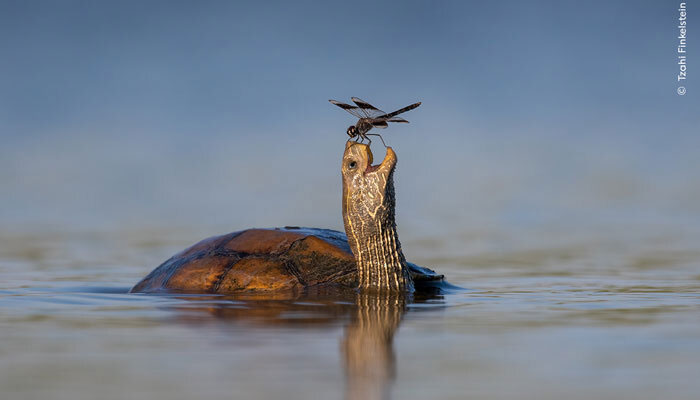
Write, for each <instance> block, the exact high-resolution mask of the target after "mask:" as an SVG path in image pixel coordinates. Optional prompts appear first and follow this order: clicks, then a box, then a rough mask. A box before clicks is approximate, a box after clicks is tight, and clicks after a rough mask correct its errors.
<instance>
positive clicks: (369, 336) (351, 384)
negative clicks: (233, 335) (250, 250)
mask: <svg viewBox="0 0 700 400" xmlns="http://www.w3.org/2000/svg"><path fill="white" fill-rule="evenodd" d="M178 297H180V298H183V299H187V300H190V301H189V302H188V304H187V305H186V306H180V307H177V308H176V310H177V311H178V319H179V320H181V321H183V322H196V323H198V324H200V323H201V322H202V318H201V317H202V314H201V312H203V311H204V312H206V313H207V315H208V316H213V317H215V318H216V319H217V320H221V319H223V320H227V321H229V322H236V323H249V324H254V325H258V326H259V325H263V326H271V327H272V326H274V327H280V326H285V327H296V328H318V327H319V326H323V325H328V326H333V325H339V324H342V323H347V324H346V326H345V332H344V335H343V338H342V339H341V343H340V349H341V353H342V354H341V355H342V359H343V368H344V372H345V380H346V385H345V398H347V399H353V400H354V399H387V398H389V397H390V391H391V386H392V383H393V381H394V379H395V377H396V364H395V363H396V357H395V354H394V347H393V339H394V334H395V333H396V331H397V329H398V327H399V324H400V323H401V319H402V317H403V315H404V313H405V312H406V310H407V306H408V305H409V304H411V303H424V302H427V301H428V300H430V302H431V303H433V304H435V307H442V306H441V305H440V304H441V302H440V300H441V299H442V296H441V295H440V294H438V293H434V294H427V295H426V294H423V295H421V296H416V297H414V296H413V295H404V294H401V295H397V294H393V295H390V294H369V293H356V292H354V291H341V292H339V291H333V292H328V291H323V292H314V293H309V292H306V293H304V294H292V293H278V294H275V295H274V297H270V295H255V294H244V295H238V296H189V295H188V296H178ZM436 300H437V302H436ZM193 311H194V313H193ZM348 321H349V322H348Z"/></svg>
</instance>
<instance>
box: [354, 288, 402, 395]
mask: <svg viewBox="0 0 700 400" xmlns="http://www.w3.org/2000/svg"><path fill="white" fill-rule="evenodd" d="M355 305H356V308H355V310H353V316H352V319H351V322H350V324H349V325H348V326H347V328H346V329H345V338H344V339H343V356H344V362H345V374H346V380H347V382H346V398H348V399H386V398H389V391H390V389H391V383H392V382H393V380H394V378H395V375H396V365H395V362H396V357H395V356H394V347H393V339H394V333H395V332H396V329H397V328H398V327H399V323H401V317H402V316H403V314H404V312H405V309H406V296H400V295H399V296H397V295H393V296H390V295H381V294H379V295H367V294H358V295H357V298H356V302H355Z"/></svg>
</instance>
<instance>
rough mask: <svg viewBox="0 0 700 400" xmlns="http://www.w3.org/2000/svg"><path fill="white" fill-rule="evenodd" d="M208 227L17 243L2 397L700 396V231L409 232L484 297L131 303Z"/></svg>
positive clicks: (35, 236)
mask: <svg viewBox="0 0 700 400" xmlns="http://www.w3.org/2000/svg"><path fill="white" fill-rule="evenodd" d="M200 228H201V229H194V228H193V229H171V228H166V227H161V228H153V227H150V228H148V229H144V228H140V229H136V228H129V229H116V230H107V231H95V230H85V231H76V230H73V231H71V232H65V231H62V230H47V229H25V230H17V229H13V230H4V231H2V232H0V276H2V280H1V281H0V332H1V334H2V341H1V342H0V387H1V388H2V390H1V393H2V396H1V397H2V398H3V399H44V398H46V399H49V398H50V399H94V398H100V399H125V398H148V399H173V398H188V397H189V398H205V397H206V398H227V399H231V398H235V399H239V398H240V399H249V398H286V399H308V398H324V399H325V398H328V399H334V398H344V397H345V398H371V397H391V398H397V399H399V398H401V399H404V398H405V399H419V398H439V399H463V398H478V399H505V398H533V399H534V398H537V399H555V398H557V399H558V398H609V399H613V398H614V399H620V398H635V399H655V398H674V399H691V398H697V393H698V392H699V391H700V382H699V381H698V380H697V376H698V373H700V268H698V266H699V265H700V250H698V249H697V246H696V244H697V243H698V239H699V238H700V235H698V234H697V233H695V232H693V231H692V230H689V229H687V230H680V229H631V230H630V229H624V230H622V229H618V230H615V229H607V230H605V229H579V230H576V231H574V230H570V229H569V230H556V229H518V228H516V227H508V229H505V227H500V228H494V227H480V228H479V229H471V230H466V229H463V230H461V231H460V230H456V229H453V230H450V231H443V232H440V231H436V232H429V231H427V230H425V231H413V230H406V232H402V233H401V234H402V239H403V242H404V243H403V244H404V248H405V250H406V253H407V256H408V257H409V259H410V260H411V261H415V262H417V263H419V264H420V265H425V266H429V267H431V268H433V269H435V270H437V271H439V272H440V273H444V274H445V275H446V276H447V277H448V279H449V281H450V282H451V283H453V284H456V285H459V286H462V287H464V288H465V290H461V291H456V292H453V293H448V294H445V295H438V296H416V297H414V298H409V299H397V298H378V297H373V296H359V295H357V296H355V295H340V294H337V295H323V296H313V295H310V296H307V297H299V298H295V297H285V296H276V297H273V298H261V297H241V296H238V297H230V298H226V297H212V296H192V295H190V296H182V295H164V296H155V295H133V294H127V293H126V292H127V290H128V289H129V288H130V286H131V285H133V284H134V283H135V282H137V281H138V280H139V279H140V278H141V277H143V276H144V275H145V274H146V273H147V272H149V271H150V270H151V269H152V268H153V267H155V266H156V265H157V264H158V263H159V262H161V261H162V260H164V259H165V258H167V257H168V256H170V255H171V254H173V253H175V252H176V251H178V250H180V249H182V248H184V247H185V246H186V245H188V244H191V243H193V242H195V241H197V240H198V239H200V238H202V232H200V231H206V230H207V229H206V228H202V227H200ZM209 233H210V234H216V233H220V232H219V231H211V232H209Z"/></svg>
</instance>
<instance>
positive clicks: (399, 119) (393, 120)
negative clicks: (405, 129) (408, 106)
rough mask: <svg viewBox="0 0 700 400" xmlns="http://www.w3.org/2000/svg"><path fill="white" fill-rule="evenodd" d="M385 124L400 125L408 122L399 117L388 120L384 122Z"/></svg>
mask: <svg viewBox="0 0 700 400" xmlns="http://www.w3.org/2000/svg"><path fill="white" fill-rule="evenodd" d="M386 122H400V123H402V124H407V123H408V121H406V120H405V119H403V118H399V117H394V118H391V119H388V120H386Z"/></svg>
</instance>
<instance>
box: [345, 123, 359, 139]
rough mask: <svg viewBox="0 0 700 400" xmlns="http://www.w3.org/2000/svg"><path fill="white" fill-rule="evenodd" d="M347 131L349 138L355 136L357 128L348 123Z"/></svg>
mask: <svg viewBox="0 0 700 400" xmlns="http://www.w3.org/2000/svg"><path fill="white" fill-rule="evenodd" d="M347 133H348V136H350V137H351V138H354V137H355V136H357V128H355V125H350V126H349V127H348V131H347Z"/></svg>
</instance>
